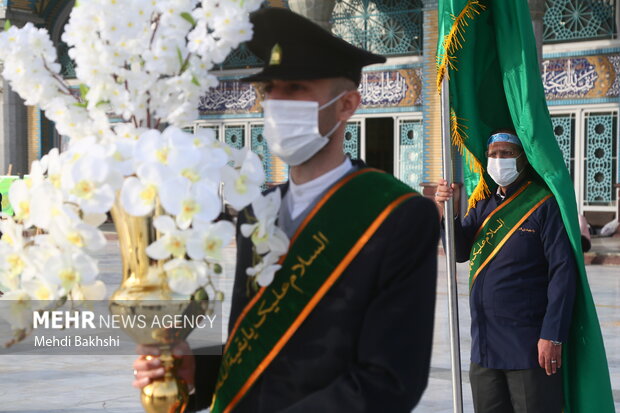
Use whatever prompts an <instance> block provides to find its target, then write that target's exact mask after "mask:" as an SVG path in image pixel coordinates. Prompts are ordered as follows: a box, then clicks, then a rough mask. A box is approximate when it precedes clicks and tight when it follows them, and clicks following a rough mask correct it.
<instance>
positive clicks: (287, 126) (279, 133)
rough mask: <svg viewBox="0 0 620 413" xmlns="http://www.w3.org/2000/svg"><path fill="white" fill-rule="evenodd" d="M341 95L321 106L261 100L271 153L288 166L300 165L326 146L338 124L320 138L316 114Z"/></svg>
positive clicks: (264, 131)
mask: <svg viewBox="0 0 620 413" xmlns="http://www.w3.org/2000/svg"><path fill="white" fill-rule="evenodd" d="M345 93H347V92H346V91H345V92H342V93H340V94H339V95H338V96H336V97H335V98H333V99H332V100H330V101H329V102H327V103H325V104H324V105H322V106H321V107H319V104H318V102H313V101H306V100H279V99H267V100H265V101H264V102H263V110H264V112H263V113H264V117H265V128H264V130H263V134H264V135H265V139H267V145H268V146H269V150H270V151H271V153H273V154H274V155H276V156H277V157H279V158H280V159H282V160H283V161H284V162H285V163H286V164H288V165H290V166H296V165H300V164H302V163H304V162H306V161H307V160H308V159H310V158H312V157H313V156H314V155H315V154H316V153H317V152H318V151H320V150H321V149H322V148H323V147H324V146H325V145H327V143H328V142H329V139H328V138H329V137H330V136H331V135H332V134H333V133H334V132H335V131H336V129H338V126H340V124H341V121H338V122H337V123H336V125H334V127H333V128H332V129H331V130H330V131H329V132H328V133H327V134H326V135H325V136H322V135H321V133H320V132H319V111H320V110H322V109H325V108H326V107H328V106H330V105H332V104H334V102H336V101H337V100H338V99H340V98H341V97H342V96H343V95H344V94H345Z"/></svg>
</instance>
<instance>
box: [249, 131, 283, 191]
mask: <svg viewBox="0 0 620 413" xmlns="http://www.w3.org/2000/svg"><path fill="white" fill-rule="evenodd" d="M250 135H251V140H250V147H251V149H252V151H253V152H254V153H256V154H257V155H258V156H259V157H260V158H261V160H262V162H263V168H265V185H264V186H263V187H264V189H266V188H268V187H269V186H270V185H275V184H280V183H282V182H285V181H286V180H287V179H288V166H287V165H286V164H285V163H284V162H282V160H281V159H279V158H277V157H275V156H273V155H272V154H271V152H270V151H269V147H268V146H267V141H266V140H265V138H264V136H263V125H251V126H250Z"/></svg>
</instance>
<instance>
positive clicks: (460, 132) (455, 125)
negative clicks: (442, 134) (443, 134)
mask: <svg viewBox="0 0 620 413" xmlns="http://www.w3.org/2000/svg"><path fill="white" fill-rule="evenodd" d="M464 120H465V119H463V118H459V117H457V116H456V112H454V109H450V135H452V145H454V146H456V147H457V148H458V150H459V153H460V154H461V155H463V148H465V138H467V132H466V129H467V126H465V125H464V124H462V123H461V121H464Z"/></svg>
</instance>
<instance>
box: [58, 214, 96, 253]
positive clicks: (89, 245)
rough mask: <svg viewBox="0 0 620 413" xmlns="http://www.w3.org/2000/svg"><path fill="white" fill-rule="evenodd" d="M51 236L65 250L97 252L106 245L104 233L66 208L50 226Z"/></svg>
mask: <svg viewBox="0 0 620 413" xmlns="http://www.w3.org/2000/svg"><path fill="white" fill-rule="evenodd" d="M49 234H50V236H51V238H52V239H53V240H54V241H55V242H56V244H57V245H58V246H59V247H61V248H64V249H72V248H78V249H86V250H88V251H97V250H100V249H101V248H103V247H104V246H105V245H106V239H105V236H104V235H103V233H102V232H101V231H100V230H98V229H97V228H96V227H94V226H92V225H90V224H87V223H85V222H83V221H82V220H81V219H80V218H79V217H78V216H77V215H75V214H74V213H73V211H71V210H70V209H68V208H64V209H63V212H62V213H59V214H58V215H57V216H56V217H55V218H54V220H53V221H52V223H51V225H50V231H49Z"/></svg>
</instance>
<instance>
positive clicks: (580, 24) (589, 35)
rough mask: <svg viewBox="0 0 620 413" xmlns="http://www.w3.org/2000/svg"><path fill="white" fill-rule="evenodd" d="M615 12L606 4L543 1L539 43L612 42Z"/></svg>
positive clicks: (579, 0) (601, 1)
mask: <svg viewBox="0 0 620 413" xmlns="http://www.w3.org/2000/svg"><path fill="white" fill-rule="evenodd" d="M615 9H616V6H615V1H610V0H547V10H546V12H545V15H544V17H543V22H544V34H543V39H544V41H545V42H547V43H552V42H566V41H575V40H593V39H609V38H612V37H613V35H614V34H615V33H616V27H615V26H616V25H615V16H616V10H615Z"/></svg>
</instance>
